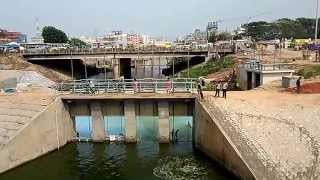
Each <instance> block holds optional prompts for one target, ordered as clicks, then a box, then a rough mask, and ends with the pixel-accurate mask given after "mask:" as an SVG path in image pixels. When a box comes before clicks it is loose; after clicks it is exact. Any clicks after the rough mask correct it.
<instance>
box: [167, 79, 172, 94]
mask: <svg viewBox="0 0 320 180" xmlns="http://www.w3.org/2000/svg"><path fill="white" fill-rule="evenodd" d="M166 91H167V94H170V92H171V91H172V81H171V80H170V78H168V79H167V82H166Z"/></svg>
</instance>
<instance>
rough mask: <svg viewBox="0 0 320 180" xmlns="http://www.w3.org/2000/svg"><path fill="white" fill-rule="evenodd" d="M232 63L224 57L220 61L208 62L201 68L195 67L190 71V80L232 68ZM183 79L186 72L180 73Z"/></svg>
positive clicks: (231, 60) (230, 59)
mask: <svg viewBox="0 0 320 180" xmlns="http://www.w3.org/2000/svg"><path fill="white" fill-rule="evenodd" d="M233 66H234V61H233V59H232V58H231V57H225V58H224V59H222V60H213V59H212V60H209V61H208V62H207V63H205V64H204V65H202V66H196V67H193V68H191V69H190V71H189V73H190V78H198V77H201V76H207V75H208V74H212V73H216V72H219V71H220V70H222V69H225V68H232V67H233ZM182 76H183V77H187V76H188V72H187V70H185V71H183V72H182Z"/></svg>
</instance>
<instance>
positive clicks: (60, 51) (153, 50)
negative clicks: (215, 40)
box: [22, 47, 231, 55]
mask: <svg viewBox="0 0 320 180" xmlns="http://www.w3.org/2000/svg"><path fill="white" fill-rule="evenodd" d="M229 51H231V48H229V47H210V48H208V47H201V48H200V47H192V48H161V47H157V48H126V49H123V48H110V49H106V48H95V49H41V50H37V49H26V50H24V51H23V52H22V54H23V55H90V54H139V53H141V54H153V53H154V54H156V53H184V54H189V53H195V52H197V53H199V52H208V53H210V52H229Z"/></svg>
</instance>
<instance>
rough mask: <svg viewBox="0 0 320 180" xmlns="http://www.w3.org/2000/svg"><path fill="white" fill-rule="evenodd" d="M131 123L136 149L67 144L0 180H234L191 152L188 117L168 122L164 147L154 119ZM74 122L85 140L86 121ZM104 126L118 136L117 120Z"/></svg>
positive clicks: (86, 118)
mask: <svg viewBox="0 0 320 180" xmlns="http://www.w3.org/2000/svg"><path fill="white" fill-rule="evenodd" d="M137 120H138V125H137V131H138V136H139V142H138V143H137V144H124V143H120V142H119V143H111V144H108V143H90V142H79V143H70V144H68V145H67V146H65V147H64V148H62V149H60V150H59V151H54V152H52V153H49V154H48V155H45V156H43V157H40V158H38V159H36V160H34V161H31V162H29V163H27V164H25V165H22V166H20V167H18V168H15V169H13V170H11V171H8V172H6V173H4V174H2V175H0V180H104V179H112V180H126V179H137V180H153V179H155V180H157V179H159V180H161V179H179V180H189V179H203V180H206V179H208V180H212V179H219V180H224V179H228V180H230V179H235V178H234V177H233V176H232V175H231V174H230V173H229V172H227V171H226V170H225V169H224V168H222V167H221V166H219V165H217V163H215V162H213V161H211V160H210V159H209V158H208V157H206V156H204V155H203V154H202V153H199V152H197V151H196V150H195V149H194V148H193V145H192V130H191V127H192V125H193V124H192V117H191V116H171V117H170V124H171V125H170V126H171V128H172V129H171V132H174V133H173V134H174V135H173V136H172V137H171V139H172V141H173V142H171V143H170V144H159V143H158V141H157V134H158V131H157V129H158V127H157V125H156V124H158V123H157V122H158V118H157V117H155V116H139V117H137ZM75 122H76V129H77V131H78V133H79V136H81V137H87V138H90V136H91V135H90V133H91V131H92V129H91V127H92V122H91V117H90V116H81V117H76V119H75ZM105 122H106V124H107V125H106V129H108V132H109V135H119V134H122V133H124V130H123V124H124V118H123V117H122V116H107V117H105ZM177 130H179V132H178V133H176V132H177Z"/></svg>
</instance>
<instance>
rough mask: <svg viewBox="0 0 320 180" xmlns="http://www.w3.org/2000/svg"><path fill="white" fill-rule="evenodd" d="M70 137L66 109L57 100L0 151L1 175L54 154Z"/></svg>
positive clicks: (71, 126) (70, 128)
mask: <svg viewBox="0 0 320 180" xmlns="http://www.w3.org/2000/svg"><path fill="white" fill-rule="evenodd" d="M73 137H74V131H73V123H72V120H71V118H70V115H69V112H68V107H67V106H65V105H64V104H63V103H62V101H61V99H60V98H57V99H56V100H55V101H54V102H53V103H52V104H50V105H49V106H48V107H47V108H46V109H45V110H44V111H42V112H40V113H39V114H38V115H37V116H35V117H34V119H33V120H32V121H31V122H30V123H28V124H27V125H26V126H25V127H24V128H23V129H22V130H21V131H19V132H18V133H17V135H16V136H14V137H13V138H12V139H11V140H10V141H8V143H7V144H5V145H3V146H2V147H0V173H2V172H5V171H7V170H9V169H12V168H14V167H17V166H19V165H21V164H23V163H26V162H28V161H31V160H33V159H35V158H38V157H39V156H42V155H44V154H47V153H48V152H51V151H53V150H56V149H58V148H60V147H62V146H64V145H65V144H66V143H67V142H68V141H70V140H71V139H72V138H73Z"/></svg>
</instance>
